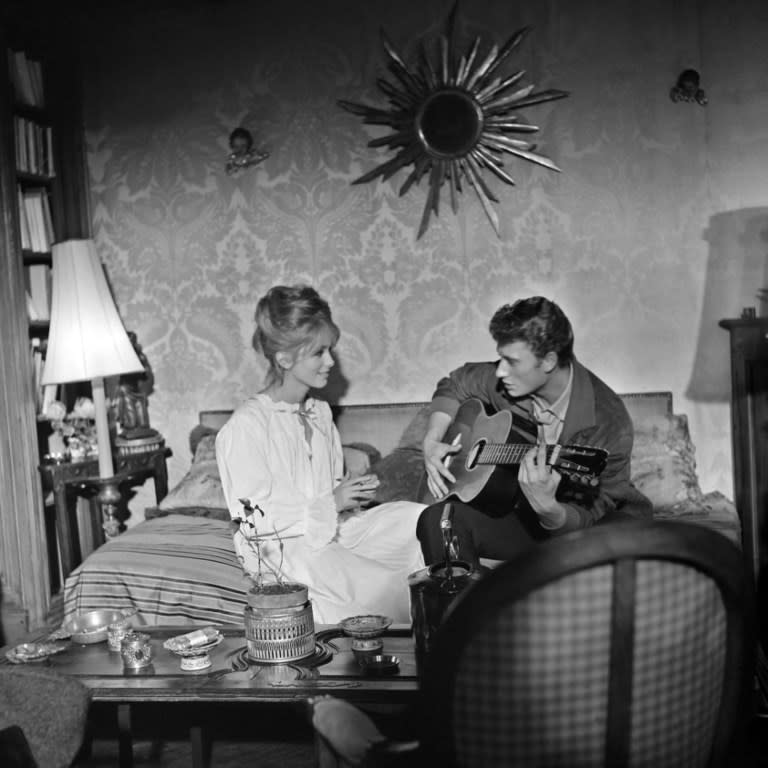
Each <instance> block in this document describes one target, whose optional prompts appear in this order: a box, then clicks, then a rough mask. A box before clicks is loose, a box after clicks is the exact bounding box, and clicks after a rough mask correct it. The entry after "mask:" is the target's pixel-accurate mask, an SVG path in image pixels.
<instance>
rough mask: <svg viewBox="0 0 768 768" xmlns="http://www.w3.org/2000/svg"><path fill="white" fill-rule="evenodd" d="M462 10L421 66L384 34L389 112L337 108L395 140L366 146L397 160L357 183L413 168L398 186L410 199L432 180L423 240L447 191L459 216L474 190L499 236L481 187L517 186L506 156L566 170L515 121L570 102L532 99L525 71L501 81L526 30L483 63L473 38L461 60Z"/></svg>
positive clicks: (547, 95)
mask: <svg viewBox="0 0 768 768" xmlns="http://www.w3.org/2000/svg"><path fill="white" fill-rule="evenodd" d="M456 9H457V5H454V6H453V8H452V9H451V12H450V14H449V16H448V20H447V24H446V31H445V33H444V34H442V35H440V37H439V40H438V44H437V50H436V52H435V55H434V59H433V58H430V55H429V52H428V51H427V48H426V45H425V44H424V43H422V45H421V46H420V49H419V58H418V62H417V64H416V65H415V66H414V67H409V66H408V65H407V64H406V63H405V61H404V60H403V58H402V57H401V56H400V55H399V54H398V53H397V51H395V49H394V48H393V46H392V45H391V43H390V42H389V40H388V39H387V37H386V35H385V34H384V32H383V31H382V33H381V36H382V43H383V46H384V51H385V53H386V57H387V70H388V71H389V72H390V73H391V74H392V75H393V77H394V82H392V81H390V80H386V79H384V78H379V79H378V80H377V83H376V84H377V86H378V87H379V89H380V90H381V91H382V92H383V93H384V95H385V96H386V97H387V99H388V103H389V107H388V108H386V109H382V108H378V107H374V106H371V105H368V104H360V103H357V102H352V101H343V100H341V101H339V102H338V103H339V106H341V107H342V108H344V109H346V110H347V111H348V112H351V113H352V114H354V115H358V116H359V117H362V118H363V122H364V123H367V124H371V125H385V126H389V127H390V128H391V129H392V132H391V133H389V134H387V135H386V136H382V137H381V138H377V139H373V140H372V141H369V142H368V146H369V147H387V148H388V149H390V150H392V151H393V152H395V153H396V154H395V156H394V157H392V158H391V159H390V160H387V161H386V162H385V163H382V164H381V165H379V166H377V167H376V168H374V169H373V170H371V171H369V172H368V173H366V174H364V175H363V176H361V177H360V178H359V179H355V181H353V182H352V183H353V184H363V183H365V182H368V181H372V180H374V179H375V178H377V177H379V176H380V177H381V178H382V180H386V179H388V178H390V177H391V176H393V175H394V174H395V173H396V172H397V171H399V170H400V169H401V168H404V167H406V166H411V165H412V166H413V168H412V169H411V171H410V173H409V174H408V176H407V178H406V179H405V181H404V182H403V184H402V185H401V186H400V189H399V194H400V195H401V196H402V195H404V194H405V193H406V192H407V191H408V190H409V189H410V188H411V187H412V186H413V185H414V184H418V183H419V181H420V180H421V179H422V178H423V177H424V176H425V175H426V176H427V178H428V185H429V189H428V192H427V200H426V203H425V205H424V212H423V214H422V217H421V224H420V226H419V233H418V235H417V239H418V238H420V237H421V236H422V235H423V234H424V233H425V232H426V231H427V227H428V226H429V219H430V216H431V215H432V213H434V214H435V215H436V216H437V215H438V213H439V205H440V190H441V189H442V187H443V185H444V184H447V185H448V189H449V192H450V200H451V208H452V210H453V212H454V214H455V213H457V212H458V208H459V195H460V194H461V192H462V184H463V183H464V182H466V183H467V184H468V185H469V186H470V187H472V188H473V189H474V191H475V193H476V194H477V197H478V198H479V200H480V203H481V204H482V206H483V210H484V211H485V213H486V215H487V216H488V219H489V220H490V222H491V224H492V225H493V228H494V230H495V231H496V234H497V235H498V234H499V216H498V213H497V212H496V209H495V208H494V205H493V203H498V202H499V200H498V198H497V197H496V195H494V193H493V191H492V190H491V188H490V187H489V186H488V184H487V183H486V181H485V180H484V179H483V171H484V170H488V171H490V172H491V173H493V174H494V175H495V176H496V177H497V178H499V179H501V180H502V181H503V182H504V183H506V184H511V185H513V186H514V184H515V181H514V179H513V178H512V177H511V176H510V175H509V174H508V173H507V172H506V171H505V170H504V167H503V166H504V153H508V154H510V155H513V156H515V157H517V158H520V159H522V160H526V161H529V162H532V163H536V164H537V165H542V166H544V167H545V168H549V169H550V170H553V171H559V170H560V169H559V168H558V167H557V166H556V165H555V163H553V162H552V160H550V159H549V158H548V157H545V156H544V155H541V154H539V153H537V152H536V151H535V150H536V145H535V144H534V143H532V142H531V141H529V140H528V139H527V138H522V137H523V136H530V135H531V134H534V133H536V131H538V130H539V128H538V126H536V125H531V124H529V123H528V122H526V121H525V120H524V119H523V118H522V116H520V115H519V114H517V111H518V110H519V109H522V108H523V107H530V106H533V105H534V104H541V103H543V102H547V101H554V100H555V99H562V98H564V97H565V96H568V92H567V91H561V90H556V89H550V90H544V91H538V92H537V91H534V87H535V86H533V85H521V81H522V79H523V77H524V75H525V70H518V71H517V72H514V73H513V74H511V75H507V76H502V75H501V74H500V72H499V70H500V67H501V65H502V63H503V62H504V61H505V60H506V59H507V58H508V57H509V56H510V54H511V53H512V52H513V51H514V50H515V49H516V48H518V46H519V45H520V43H521V42H522V41H523V39H524V38H525V37H526V35H527V34H528V33H529V32H530V27H524V28H522V29H520V30H518V31H517V32H515V33H514V34H513V35H512V36H511V37H510V38H509V40H507V42H506V43H505V44H504V45H503V46H501V48H499V47H498V46H497V45H495V44H494V45H492V46H491V48H490V50H489V51H488V53H487V54H486V56H485V57H482V58H481V57H479V56H478V53H479V50H480V38H479V37H477V38H475V40H474V42H473V43H472V44H471V45H470V46H469V48H468V49H467V51H466V53H464V54H463V55H462V56H461V57H460V58H459V59H458V60H457V59H456V56H455V54H454V48H455V44H454V41H453V38H454V26H455V19H456Z"/></svg>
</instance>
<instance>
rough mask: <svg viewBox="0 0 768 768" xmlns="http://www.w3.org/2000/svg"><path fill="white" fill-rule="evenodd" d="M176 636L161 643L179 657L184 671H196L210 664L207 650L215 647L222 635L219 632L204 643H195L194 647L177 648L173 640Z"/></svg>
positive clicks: (206, 667) (222, 637)
mask: <svg viewBox="0 0 768 768" xmlns="http://www.w3.org/2000/svg"><path fill="white" fill-rule="evenodd" d="M175 639H176V638H173V637H172V638H170V639H169V640H166V641H165V642H164V643H163V648H165V649H166V650H168V651H170V652H171V653H173V654H175V655H176V656H178V657H179V658H180V659H181V668H182V669H183V670H184V671H185V672H197V671H198V670H201V669H208V667H210V666H211V657H210V656H209V655H208V651H210V650H212V649H213V648H215V647H216V646H217V645H218V644H219V643H220V642H221V641H222V640H223V639H224V635H222V634H219V636H218V637H217V638H216V639H215V640H211V641H210V642H208V643H206V644H205V645H197V646H195V647H194V648H184V649H177V648H176V647H175V646H174V644H173V641H174V640H175Z"/></svg>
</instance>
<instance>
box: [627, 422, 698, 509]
mask: <svg viewBox="0 0 768 768" xmlns="http://www.w3.org/2000/svg"><path fill="white" fill-rule="evenodd" d="M694 453H695V449H694V447H693V443H692V442H691V436H690V433H689V431H688V419H687V418H686V417H685V416H678V415H673V416H666V415H664V416H660V417H659V418H657V419H648V420H647V421H643V422H642V423H640V424H635V443H634V448H633V450H632V482H633V483H634V484H635V486H636V487H637V489H638V490H639V491H641V492H642V493H644V494H645V495H646V496H647V497H648V498H649V499H650V500H651V502H652V503H653V506H654V513H655V514H669V513H673V512H674V510H675V508H676V507H677V506H678V505H681V504H685V503H686V502H692V503H693V504H698V503H699V502H701V500H702V497H703V495H702V492H701V488H700V487H699V480H698V477H697V475H696V461H695V458H694ZM702 514H706V513H705V512H702Z"/></svg>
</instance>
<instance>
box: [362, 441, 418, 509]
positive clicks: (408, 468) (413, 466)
mask: <svg viewBox="0 0 768 768" xmlns="http://www.w3.org/2000/svg"><path fill="white" fill-rule="evenodd" d="M371 472H373V473H374V474H375V475H377V477H378V478H379V481H380V485H379V487H378V488H377V489H376V497H375V502H376V503H377V504H383V503H384V502H387V501H418V499H419V497H420V493H421V491H420V486H421V482H422V479H423V478H424V458H423V454H422V452H421V449H420V448H395V450H394V451H392V453H390V454H388V455H387V456H385V457H384V458H383V459H381V460H380V461H377V462H376V463H375V464H373V466H371Z"/></svg>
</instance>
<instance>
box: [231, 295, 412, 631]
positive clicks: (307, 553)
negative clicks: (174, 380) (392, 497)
mask: <svg viewBox="0 0 768 768" xmlns="http://www.w3.org/2000/svg"><path fill="white" fill-rule="evenodd" d="M338 338H339V329H338V327H337V326H336V325H335V323H334V322H333V320H332V319H331V310H330V308H329V306H328V304H327V302H325V301H324V300H323V299H322V298H321V297H320V296H319V295H318V293H317V291H315V290H314V289H313V288H310V287H308V286H301V285H299V286H276V287H274V288H272V289H270V290H269V291H268V293H267V294H266V296H264V297H263V298H262V299H260V300H259V302H258V304H257V306H256V332H255V333H254V337H253V345H254V348H255V349H256V350H257V351H259V352H261V353H262V354H263V355H264V356H265V357H266V359H267V361H268V363H269V372H268V374H267V380H266V386H265V387H264V389H263V390H262V391H261V392H259V393H258V394H256V395H254V396H253V397H251V398H249V399H248V400H246V401H245V402H244V403H243V404H242V405H241V406H240V407H239V408H237V410H235V412H234V413H233V414H232V417H231V418H230V419H229V421H228V422H227V423H226V424H225V425H224V427H222V429H221V430H220V432H219V434H218V436H217V438H216V456H217V461H218V464H219V470H220V472H221V480H222V485H223V488H224V495H225V497H226V500H227V506H228V507H229V510H230V513H231V515H232V518H233V519H234V520H240V521H241V522H240V526H239V529H238V531H237V532H236V533H235V549H236V551H237V554H238V557H239V559H240V562H241V563H242V565H243V568H244V570H245V571H246V573H248V574H249V575H251V577H252V578H254V579H256V580H262V581H265V582H266V581H274V580H276V579H277V577H278V575H279V576H280V577H281V578H283V579H285V580H287V581H298V582H301V583H303V584H306V585H307V586H308V587H309V593H310V597H311V598H312V607H313V612H314V617H315V621H317V622H318V623H320V624H335V623H337V622H339V621H340V620H341V619H343V618H345V617H347V616H353V615H356V614H366V613H380V614H384V615H386V616H390V617H391V618H392V619H394V621H396V622H408V621H410V610H409V602H408V585H407V576H408V574H409V573H411V572H412V571H415V570H417V569H418V568H421V567H423V565H424V560H423V557H422V555H421V550H420V547H419V543H418V540H417V539H416V522H417V520H418V517H419V514H420V513H421V511H422V510H423V509H424V505H423V504H416V503H412V502H391V503H388V504H380V505H378V506H372V507H369V508H367V509H363V508H361V506H360V505H361V504H362V503H366V502H371V501H372V500H373V498H374V496H375V493H376V487H377V486H378V479H377V478H376V477H375V475H363V476H362V477H357V478H350V477H345V475H344V467H343V458H342V450H341V440H340V438H339V433H338V431H337V430H336V427H335V425H334V423H333V420H332V417H331V409H330V407H329V405H328V403H326V402H325V401H323V400H318V399H315V398H314V397H310V396H309V391H310V389H313V390H317V389H322V387H324V386H325V385H326V384H327V382H328V376H329V373H330V371H331V368H332V367H333V365H334V359H333V356H332V354H331V353H332V350H333V347H334V346H335V344H336V341H337V340H338Z"/></svg>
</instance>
